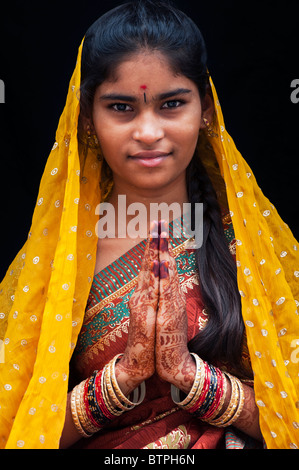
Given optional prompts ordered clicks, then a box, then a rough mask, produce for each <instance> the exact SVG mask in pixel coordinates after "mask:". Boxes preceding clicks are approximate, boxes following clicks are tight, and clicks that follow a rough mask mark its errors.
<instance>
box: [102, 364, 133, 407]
mask: <svg viewBox="0 0 299 470" xmlns="http://www.w3.org/2000/svg"><path fill="white" fill-rule="evenodd" d="M110 364H111V362H109V363H108V364H107V367H106V369H105V387H106V390H108V397H109V398H110V400H111V401H112V403H113V405H114V406H115V407H116V408H117V409H120V410H123V411H127V410H128V409H130V408H129V407H128V406H126V405H123V404H122V403H121V402H120V400H119V399H118V398H117V396H116V394H115V391H114V389H113V387H112V384H111V369H110Z"/></svg>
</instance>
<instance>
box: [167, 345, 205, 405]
mask: <svg viewBox="0 0 299 470" xmlns="http://www.w3.org/2000/svg"><path fill="white" fill-rule="evenodd" d="M190 354H191V356H193V357H194V358H195V362H196V373H195V378H194V382H193V385H192V387H191V390H190V392H189V393H188V395H187V396H186V397H185V398H184V400H182V401H178V400H179V399H180V390H179V389H178V388H177V387H175V386H174V385H171V397H172V400H173V402H174V403H175V404H176V405H178V406H180V407H182V408H185V409H186V410H187V409H188V408H191V407H192V406H193V403H195V401H197V399H198V398H199V396H200V394H201V392H202V388H203V384H204V379H205V374H203V373H202V364H203V361H202V359H201V358H200V357H199V356H198V355H197V354H194V353H190Z"/></svg>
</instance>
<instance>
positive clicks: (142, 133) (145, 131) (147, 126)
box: [133, 113, 164, 145]
mask: <svg viewBox="0 0 299 470" xmlns="http://www.w3.org/2000/svg"><path fill="white" fill-rule="evenodd" d="M163 137H164V129H163V127H162V125H161V122H160V120H159V119H158V118H157V117H156V116H153V115H151V114H150V113H145V114H144V115H143V116H140V117H139V119H138V120H136V121H135V129H134V132H133V139H134V140H136V141H138V142H142V143H144V144H147V145H151V144H153V143H155V142H158V141H159V140H161V139H163Z"/></svg>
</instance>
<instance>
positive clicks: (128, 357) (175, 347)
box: [116, 221, 196, 394]
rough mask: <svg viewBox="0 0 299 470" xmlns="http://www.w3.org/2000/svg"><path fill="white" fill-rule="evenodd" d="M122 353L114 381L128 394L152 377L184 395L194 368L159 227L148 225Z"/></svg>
mask: <svg viewBox="0 0 299 470" xmlns="http://www.w3.org/2000/svg"><path fill="white" fill-rule="evenodd" d="M129 307H130V327H129V335H128V342H127V347H126V349H125V352H124V355H123V357H122V358H121V359H120V361H119V362H118V363H117V364H116V377H117V380H118V381H119V383H120V384H121V385H122V389H123V392H124V393H125V394H126V393H129V392H130V391H131V390H133V389H134V388H136V387H137V386H138V385H139V384H140V383H141V382H142V381H143V380H145V379H147V378H149V377H150V376H151V375H153V373H154V372H155V371H156V372H157V373H158V375H159V376H160V378H161V379H164V380H166V381H168V382H170V383H172V384H174V385H176V386H177V387H178V388H180V389H181V390H183V391H185V392H187V393H188V391H189V390H190V388H191V386H192V383H193V381H194V376H195V368H196V367H195V362H194V360H193V358H192V356H191V355H190V353H189V351H188V347H187V327H188V322H187V314H186V309H185V298H184V294H183V293H182V291H181V287H180V282H179V278H178V273H177V269H176V261H175V259H174V257H173V254H172V250H171V246H170V244H169V240H168V233H167V226H166V223H165V222H163V221H162V222H161V223H159V224H158V223H157V222H153V223H152V224H151V232H150V237H149V240H148V243H147V246H146V249H145V254H144V259H143V263H142V266H141V271H140V273H139V276H138V282H137V286H136V289H135V291H134V293H133V295H132V297H131V299H130V303H129Z"/></svg>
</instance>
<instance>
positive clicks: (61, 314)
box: [0, 44, 299, 449]
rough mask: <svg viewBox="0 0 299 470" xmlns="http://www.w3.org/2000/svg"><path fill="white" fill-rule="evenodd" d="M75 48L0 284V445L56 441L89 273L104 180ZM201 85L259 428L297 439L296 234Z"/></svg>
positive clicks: (288, 443)
mask: <svg viewBox="0 0 299 470" xmlns="http://www.w3.org/2000/svg"><path fill="white" fill-rule="evenodd" d="M81 50H82V44H81V46H80V48H79V53H78V59H77V64H76V68H75V71H74V74H73V76H72V78H71V81H70V86H69V91H68V96H67V101H66V105H65V108H64V111H63V113H62V116H61V118H60V121H59V125H58V129H57V132H56V140H55V143H54V145H53V149H52V151H51V153H50V155H49V158H48V161H47V164H46V167H45V171H44V174H43V177H42V180H41V184H40V188H39V194H38V197H37V203H36V207H35V210H34V214H33V219H32V225H31V228H30V233H29V236H28V240H27V241H26V243H25V244H24V246H23V248H22V249H21V251H20V252H19V254H18V255H17V256H16V258H15V260H14V261H13V262H12V264H11V266H10V267H9V269H8V271H7V274H6V276H5V278H4V280H3V281H2V283H1V286H0V339H2V341H3V342H2V343H1V346H2V351H1V359H2V358H3V361H2V363H1V364H0V446H1V447H6V448H57V447H58V446H59V439H60V436H61V432H62V429H63V424H64V417H65V408H66V396H67V390H68V379H69V362H70V358H71V356H72V353H73V351H74V348H75V345H76V343H77V339H78V335H79V332H80V329H81V326H82V323H83V319H84V313H85V308H86V305H87V300H88V296H89V292H90V288H91V283H92V279H93V273H94V266H95V258H96V246H97V236H96V233H95V226H96V223H97V219H98V215H97V213H96V207H97V205H98V204H99V203H100V202H101V200H102V194H105V192H106V190H107V188H106V187H105V185H103V184H102V185H101V187H100V186H99V181H100V177H101V176H100V175H101V164H100V162H99V161H98V160H97V156H96V152H95V151H94V150H93V149H88V151H84V146H81V145H79V144H78V138H77V125H78V116H79V111H80V109H79V108H80V106H79V99H78V97H79V88H80V65H81ZM211 87H212V91H213V96H214V102H215V110H216V113H215V114H216V117H215V122H214V133H213V134H211V135H204V134H203V135H200V137H199V143H198V145H199V153H200V156H201V158H202V160H203V162H204V164H205V165H206V168H207V170H208V171H209V174H210V177H211V180H212V182H213V184H214V186H215V189H216V190H217V192H218V195H219V200H220V202H221V204H222V205H223V204H227V208H228V210H229V211H230V215H231V220H232V224H233V228H234V233H235V237H236V262H237V266H238V285H239V290H240V294H241V296H242V314H243V318H244V322H245V325H246V334H247V340H248V348H249V353H250V358H251V363H252V368H253V371H254V374H255V384H254V387H255V395H256V402H257V404H258V406H259V410H260V425H261V430H262V433H263V436H264V439H265V441H266V445H267V447H268V448H287V449H289V448H298V447H299V399H298V390H299V383H298V382H299V376H298V361H299V317H298V312H297V304H298V302H299V292H298V290H299V289H298V285H299V283H298V281H299V256H298V253H299V252H298V244H297V242H296V240H295V239H294V237H293V235H292V233H291V231H290V229H289V228H288V227H287V226H286V224H284V223H283V221H282V220H281V219H280V217H279V215H278V214H277V212H276V210H275V208H274V207H273V205H272V204H271V203H270V202H269V200H268V199H267V198H266V197H265V196H264V195H263V193H262V191H261V189H260V188H259V186H258V184H257V182H256V180H255V178H254V175H253V172H252V170H251V169H250V168H249V166H248V165H247V164H246V162H245V160H244V159H243V157H242V156H241V155H240V153H239V152H238V151H237V149H236V147H235V145H234V142H233V140H232V138H231V137H230V136H229V134H228V133H227V131H226V129H225V124H224V120H223V116H222V112H221V107H220V104H219V101H218V97H217V94H216V91H215V88H214V86H213V83H212V81H211ZM265 158H268V156H265ZM108 189H109V188H108ZM3 356H4V357H3Z"/></svg>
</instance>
